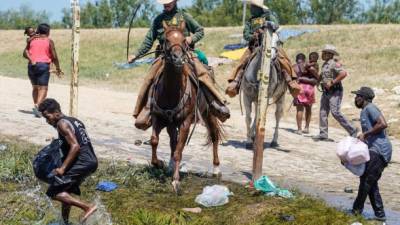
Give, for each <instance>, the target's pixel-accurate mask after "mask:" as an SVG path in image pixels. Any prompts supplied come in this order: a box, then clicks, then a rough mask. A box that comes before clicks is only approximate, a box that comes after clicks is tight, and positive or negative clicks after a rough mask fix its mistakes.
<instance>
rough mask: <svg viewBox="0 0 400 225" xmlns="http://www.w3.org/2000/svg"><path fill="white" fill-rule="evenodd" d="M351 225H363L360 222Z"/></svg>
mask: <svg viewBox="0 0 400 225" xmlns="http://www.w3.org/2000/svg"><path fill="white" fill-rule="evenodd" d="M351 225H363V224H362V223H360V222H355V223H352V224H351Z"/></svg>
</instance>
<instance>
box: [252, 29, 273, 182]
mask: <svg viewBox="0 0 400 225" xmlns="http://www.w3.org/2000/svg"><path fill="white" fill-rule="evenodd" d="M271 40H272V32H271V31H270V30H269V29H268V30H266V31H265V32H264V35H263V45H262V47H263V49H262V58H261V69H260V71H259V73H258V80H259V81H260V86H259V91H258V102H257V111H256V137H255V141H254V155H253V182H254V181H256V180H258V179H259V178H260V177H261V175H262V168H263V159H264V156H263V153H264V137H265V122H266V120H267V108H268V104H269V102H268V78H269V73H270V70H271V68H270V66H271Z"/></svg>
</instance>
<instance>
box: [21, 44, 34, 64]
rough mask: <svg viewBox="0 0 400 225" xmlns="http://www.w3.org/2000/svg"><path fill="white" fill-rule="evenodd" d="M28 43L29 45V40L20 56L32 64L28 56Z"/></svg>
mask: <svg viewBox="0 0 400 225" xmlns="http://www.w3.org/2000/svg"><path fill="white" fill-rule="evenodd" d="M29 43H30V40H29V41H28V42H27V43H26V46H25V49H24V52H23V53H22V56H23V57H24V58H25V59H27V60H29V62H30V63H32V64H34V62H32V59H31V56H30V55H29Z"/></svg>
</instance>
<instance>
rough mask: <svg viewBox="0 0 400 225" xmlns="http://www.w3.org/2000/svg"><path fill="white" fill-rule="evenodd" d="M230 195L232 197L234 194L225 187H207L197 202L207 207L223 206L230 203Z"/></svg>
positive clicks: (197, 198)
mask: <svg viewBox="0 0 400 225" xmlns="http://www.w3.org/2000/svg"><path fill="white" fill-rule="evenodd" d="M229 195H232V193H231V192H230V191H229V189H228V188H227V187H225V186H222V185H213V186H206V187H204V188H203V193H201V194H200V195H198V196H197V197H196V200H195V201H196V202H197V203H199V204H201V205H203V206H205V207H212V206H221V205H225V204H226V203H228V202H229V198H228V196H229Z"/></svg>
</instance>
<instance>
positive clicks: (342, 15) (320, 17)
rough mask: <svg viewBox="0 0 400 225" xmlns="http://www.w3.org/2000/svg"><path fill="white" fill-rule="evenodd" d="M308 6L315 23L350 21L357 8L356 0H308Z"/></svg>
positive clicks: (354, 16)
mask: <svg viewBox="0 0 400 225" xmlns="http://www.w3.org/2000/svg"><path fill="white" fill-rule="evenodd" d="M310 6H311V13H310V14H311V16H312V20H313V21H314V22H315V23H317V24H331V23H343V22H351V21H352V20H354V19H355V18H356V15H357V12H358V9H359V8H358V6H359V5H358V1H357V0H310Z"/></svg>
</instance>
